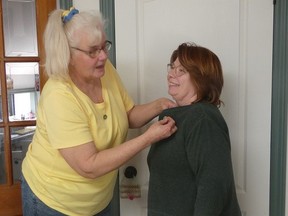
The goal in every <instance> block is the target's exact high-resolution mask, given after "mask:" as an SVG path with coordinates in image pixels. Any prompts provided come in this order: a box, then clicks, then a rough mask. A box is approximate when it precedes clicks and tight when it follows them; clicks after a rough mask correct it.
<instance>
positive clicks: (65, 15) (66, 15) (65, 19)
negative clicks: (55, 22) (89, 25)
mask: <svg viewBox="0 0 288 216" xmlns="http://www.w3.org/2000/svg"><path fill="white" fill-rule="evenodd" d="M78 13H79V10H77V9H75V7H71V8H70V10H65V11H63V13H62V16H61V17H62V22H63V23H67V22H68V21H70V20H71V19H72V17H73V16H74V15H75V14H78Z"/></svg>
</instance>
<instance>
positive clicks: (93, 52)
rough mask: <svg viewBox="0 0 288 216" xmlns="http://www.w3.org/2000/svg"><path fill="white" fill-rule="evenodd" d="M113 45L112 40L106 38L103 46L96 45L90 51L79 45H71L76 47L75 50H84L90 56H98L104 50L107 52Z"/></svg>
mask: <svg viewBox="0 0 288 216" xmlns="http://www.w3.org/2000/svg"><path fill="white" fill-rule="evenodd" d="M111 46H112V42H111V41H108V40H106V41H105V43H104V45H103V46H102V47H100V48H99V47H95V48H93V49H91V50H89V51H86V50H82V49H80V48H78V47H71V48H72V49H75V50H78V51H80V52H83V53H85V54H86V55H88V56H89V57H90V58H96V57H97V56H98V55H99V54H100V52H101V51H102V50H103V51H104V52H105V53H107V52H108V51H109V50H110V49H111Z"/></svg>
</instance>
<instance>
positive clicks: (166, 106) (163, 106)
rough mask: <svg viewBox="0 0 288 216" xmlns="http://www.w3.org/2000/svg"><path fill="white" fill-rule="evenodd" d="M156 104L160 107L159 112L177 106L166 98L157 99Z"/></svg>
mask: <svg viewBox="0 0 288 216" xmlns="http://www.w3.org/2000/svg"><path fill="white" fill-rule="evenodd" d="M157 102H158V104H159V105H160V107H161V109H160V110H165V109H169V108H173V107H176V106H177V104H176V103H175V102H174V101H172V100H170V99H168V98H159V99H157Z"/></svg>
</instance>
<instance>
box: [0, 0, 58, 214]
mask: <svg viewBox="0 0 288 216" xmlns="http://www.w3.org/2000/svg"><path fill="white" fill-rule="evenodd" d="M55 8H56V0H30V1H19V0H18V1H16V0H9V1H7V0H1V3H0V84H1V89H0V90H1V97H0V100H1V103H0V104H1V106H0V112H1V114H0V115H1V116H0V138H1V140H0V216H2V215H3V216H14V215H22V205H21V188H20V181H19V177H20V176H21V163H22V159H23V157H24V156H25V153H26V151H27V146H28V143H29V141H30V140H31V137H32V136H33V133H34V131H33V128H34V127H35V125H36V116H35V113H36V111H35V109H36V108H37V102H38V101H37V99H38V97H39V94H40V91H41V89H42V87H43V85H44V83H45V81H46V80H47V78H46V76H45V74H44V69H43V67H42V65H43V63H44V47H43V44H42V35H43V32H44V29H45V25H46V22H47V18H48V15H49V13H50V12H51V11H52V10H53V9H55ZM31 14H32V17H33V16H34V18H35V20H33V21H32V22H31V20H29V17H30V18H31ZM14 15H15V17H13V16H14ZM19 16H20V18H22V20H21V22H23V23H22V24H23V25H19V26H18V27H17V28H16V27H15V26H13V24H14V22H15V20H17V19H19ZM16 17H17V19H16ZM14 18H15V19H14ZM7 22H9V24H7ZM15 24H16V23H15ZM18 24H19V23H18ZM25 25H26V26H25ZM33 25H34V27H35V41H33V39H31V38H30V37H27V38H26V39H25V40H21V39H23V38H25V36H27V35H25V34H26V33H27V34H28V35H29V34H30V33H31V32H29V31H30V28H33ZM7 26H8V27H7ZM18 38H19V40H18ZM13 40H14V43H13ZM15 42H16V43H19V45H20V46H19V47H20V48H21V50H17V49H18V47H17V46H14V45H15ZM27 44H32V45H35V47H34V48H32V49H34V51H35V52H33V53H32V54H31V53H30V51H29V50H30V49H29V48H27V47H26V45H27ZM22 45H23V46H22ZM26 48H27V50H28V51H27V50H25V49H26ZM23 50H25V51H23ZM18 51H19V53H18ZM17 53H18V54H17ZM23 53H24V54H23ZM22 66H25V68H24V67H22ZM26 67H27V68H28V69H27V68H26ZM26 69H27V70H26ZM31 70H35V71H37V73H36V72H35V74H31V73H30V72H29V71H31ZM24 71H28V72H24ZM31 77H32V78H34V79H35V80H34V81H35V82H34V85H33V86H31V82H33V81H31ZM25 97H27V98H28V99H29V102H27V100H26V99H25ZM23 98H24V99H23ZM30 99H31V101H30ZM21 100H22V101H21ZM23 100H24V101H23ZM21 103H22V104H21ZM27 104H28V105H27ZM30 105H31V106H32V108H33V111H32V108H31V112H30V113H23V114H21V117H20V118H19V117H17V115H18V114H17V112H19V109H18V108H19V107H20V108H22V109H23V107H25V106H27V107H28V108H30ZM20 110H21V109H20ZM24 144H25V146H24Z"/></svg>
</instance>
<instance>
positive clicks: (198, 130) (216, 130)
mask: <svg viewBox="0 0 288 216" xmlns="http://www.w3.org/2000/svg"><path fill="white" fill-rule="evenodd" d="M222 123H223V122H222ZM222 123H220V124H219V122H215V119H214V120H213V121H212V120H211V119H209V118H207V117H204V118H201V120H200V121H199V122H198V123H196V124H195V123H194V124H193V129H192V130H190V131H189V132H188V133H189V134H188V136H187V140H186V142H185V143H186V150H187V157H188V160H189V164H190V166H191V170H192V172H193V173H194V174H195V176H196V184H197V198H196V203H195V211H194V214H193V216H215V215H219V214H220V213H221V211H222V209H223V208H224V205H225V203H227V199H228V197H229V193H230V189H231V184H232V183H233V170H232V162H231V152H230V140H229V134H228V129H227V127H226V124H224V126H225V127H221V125H223V124H222Z"/></svg>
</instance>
